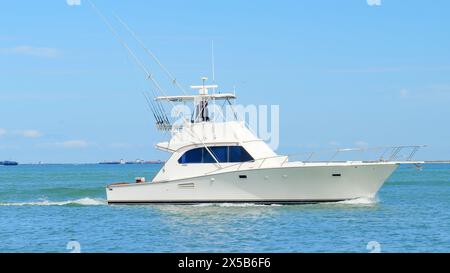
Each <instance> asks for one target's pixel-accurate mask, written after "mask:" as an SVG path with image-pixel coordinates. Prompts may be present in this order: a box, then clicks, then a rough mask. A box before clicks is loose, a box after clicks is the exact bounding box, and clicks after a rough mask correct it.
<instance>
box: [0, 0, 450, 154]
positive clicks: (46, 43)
mask: <svg viewBox="0 0 450 273" xmlns="http://www.w3.org/2000/svg"><path fill="white" fill-rule="evenodd" d="M95 3H96V4H97V6H98V7H99V8H100V9H101V10H102V11H103V13H104V14H105V15H107V16H108V17H110V18H111V19H112V15H113V14H114V13H115V14H118V15H120V16H121V17H122V18H123V19H124V20H125V21H127V23H128V24H129V25H130V26H132V28H133V29H134V30H135V31H136V32H137V33H138V34H139V36H141V37H142V39H143V40H144V42H145V43H146V45H147V46H148V47H150V48H151V49H152V50H153V51H154V52H155V53H156V54H157V55H158V56H159V58H160V59H161V60H162V61H163V63H164V64H165V66H166V67H168V68H169V70H170V71H171V72H172V73H173V74H175V75H176V76H177V78H178V79H179V81H180V82H181V83H183V85H184V86H185V87H186V88H187V87H188V86H189V85H190V84H198V82H199V78H200V77H201V76H205V75H206V76H210V74H211V72H210V70H211V69H210V43H211V40H214V43H215V51H216V53H215V55H216V74H217V75H216V78H217V79H216V80H217V82H218V83H219V84H220V86H221V87H222V90H223V91H227V90H232V89H233V87H234V86H236V91H237V94H238V96H239V101H238V102H239V103H241V104H257V105H258V104H268V105H272V104H275V105H280V111H281V128H280V129H281V135H280V141H281V145H280V148H279V152H281V153H295V152H297V151H304V150H308V149H309V150H314V149H328V148H335V147H337V146H340V147H353V146H358V145H369V146H380V145H399V144H428V145H430V146H429V147H428V148H427V149H426V150H423V151H422V152H421V153H420V154H419V158H421V159H450V126H449V117H450V107H449V105H450V51H449V48H450V35H448V34H449V33H448V29H449V28H450V18H449V17H448V10H450V2H449V1H446V0H441V1H439V0H434V1H423V0H421V1H418V0H417V1H414V0H411V1H403V0H382V1H381V5H379V6H371V5H368V3H367V1H366V0H346V1H335V0H314V1H299V0H295V1H237V0H228V1H206V0H205V1H194V0H193V1H185V0H179V1H173V0H168V1H149V0H142V1H118V0H97V1H95ZM116 26H117V27H118V28H119V29H120V27H119V26H118V25H117V24H116ZM121 33H122V34H123V35H124V37H127V35H126V33H124V32H123V31H122V30H121ZM128 41H129V42H130V45H132V47H133V49H136V51H137V52H141V51H139V50H138V47H137V46H136V43H134V42H133V41H132V40H128ZM140 56H141V57H142V58H145V55H140ZM147 63H148V64H149V67H150V68H151V69H152V70H153V71H155V76H157V78H158V79H159V80H160V82H165V83H166V87H167V89H169V90H170V91H169V92H170V93H171V94H176V93H177V92H176V89H174V88H171V89H170V84H169V83H167V81H166V78H164V75H163V74H161V73H160V72H158V69H157V67H156V66H155V65H154V64H152V63H151V62H150V60H149V61H148V62H147ZM144 90H148V83H147V82H146V81H145V79H144V76H143V75H142V73H141V71H140V70H139V69H138V68H137V67H136V66H135V65H134V63H133V62H132V60H131V59H130V58H129V56H128V55H127V52H126V51H125V50H124V49H123V48H122V47H121V46H120V44H118V43H117V41H116V40H115V38H114V36H113V35H112V34H111V33H110V32H109V31H108V29H107V28H106V27H105V25H104V24H103V23H102V22H101V21H100V19H99V18H98V17H97V15H96V14H95V13H94V12H93V10H92V9H91V8H90V6H89V5H88V2H87V1H83V0H82V1H81V5H80V6H69V5H67V3H66V0H48V1H25V0H18V1H2V8H1V10H0V160H6V159H10V160H18V161H20V162H37V161H44V162H97V161H102V160H114V159H120V158H125V159H128V160H133V159H136V158H143V159H158V158H164V154H163V153H160V152H156V151H155V150H154V149H153V146H154V144H156V143H157V142H159V141H160V140H163V139H164V135H162V134H160V133H158V132H157V131H156V130H155V129H154V126H153V124H152V123H153V120H152V116H151V115H150V114H149V113H148V110H147V109H146V106H145V103H144V101H143V97H142V95H141V92H142V91H144Z"/></svg>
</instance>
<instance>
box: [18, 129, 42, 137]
mask: <svg viewBox="0 0 450 273" xmlns="http://www.w3.org/2000/svg"><path fill="white" fill-rule="evenodd" d="M17 134H18V135H20V136H23V137H26V138H38V137H41V136H43V135H44V134H43V133H41V132H39V131H38V130H24V131H18V132H17Z"/></svg>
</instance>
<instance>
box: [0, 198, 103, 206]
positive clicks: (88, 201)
mask: <svg viewBox="0 0 450 273" xmlns="http://www.w3.org/2000/svg"><path fill="white" fill-rule="evenodd" d="M101 205H106V201H104V200H99V199H92V198H81V199H77V200H68V201H59V202H52V201H48V200H43V201H37V202H17V203H0V206H101Z"/></svg>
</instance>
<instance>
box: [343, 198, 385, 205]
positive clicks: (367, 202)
mask: <svg viewBox="0 0 450 273" xmlns="http://www.w3.org/2000/svg"><path fill="white" fill-rule="evenodd" d="M379 202H380V200H379V199H378V197H361V198H356V199H351V200H346V201H341V202H337V204H345V205H374V204H377V203H379Z"/></svg>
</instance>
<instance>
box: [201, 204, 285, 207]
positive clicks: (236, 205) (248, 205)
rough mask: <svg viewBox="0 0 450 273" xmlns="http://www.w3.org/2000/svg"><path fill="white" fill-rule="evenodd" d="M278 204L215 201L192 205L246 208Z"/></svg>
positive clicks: (276, 205)
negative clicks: (215, 202)
mask: <svg viewBox="0 0 450 273" xmlns="http://www.w3.org/2000/svg"><path fill="white" fill-rule="evenodd" d="M281 206H282V205H279V204H272V205H265V204H255V203H217V204H208V203H205V204H198V205H194V207H222V208H228V207H236V208H247V207H281Z"/></svg>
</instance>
